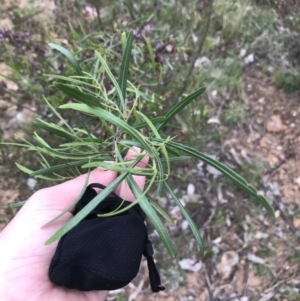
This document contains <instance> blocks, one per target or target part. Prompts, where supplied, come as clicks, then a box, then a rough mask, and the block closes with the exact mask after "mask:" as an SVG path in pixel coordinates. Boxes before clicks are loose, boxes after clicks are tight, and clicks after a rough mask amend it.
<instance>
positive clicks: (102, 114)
mask: <svg viewBox="0 0 300 301" xmlns="http://www.w3.org/2000/svg"><path fill="white" fill-rule="evenodd" d="M60 108H61V109H72V110H76V111H80V112H84V113H87V114H90V115H92V116H97V117H99V118H103V119H104V120H106V121H108V122H110V123H112V124H114V125H115V126H117V127H118V128H120V129H122V130H123V131H124V132H125V133H127V134H128V135H130V136H131V137H132V138H134V139H136V140H137V141H138V142H139V143H140V144H141V146H142V148H143V149H145V150H147V151H148V152H149V155H153V150H152V148H151V146H150V145H149V144H148V143H146V141H145V140H144V139H143V137H142V136H141V134H140V133H139V132H138V131H137V130H135V129H134V128H132V127H131V126H129V125H128V124H127V123H126V122H124V121H123V120H121V119H120V118H118V117H117V116H115V115H113V114H112V113H110V112H108V111H106V110H103V109H101V108H91V107H89V106H87V105H85V104H77V103H69V104H65V105H61V106H60Z"/></svg>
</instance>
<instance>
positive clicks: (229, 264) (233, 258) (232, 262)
mask: <svg viewBox="0 0 300 301" xmlns="http://www.w3.org/2000/svg"><path fill="white" fill-rule="evenodd" d="M238 262H239V255H238V254H237V253H236V252H234V251H227V252H225V253H223V255H222V258H221V262H220V263H219V264H217V266H216V268H217V272H218V274H219V275H220V277H221V278H222V279H223V280H225V279H228V278H229V277H230V275H231V273H232V271H233V268H234V267H235V266H236V265H237V264H238Z"/></svg>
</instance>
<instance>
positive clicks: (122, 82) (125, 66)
mask: <svg viewBox="0 0 300 301" xmlns="http://www.w3.org/2000/svg"><path fill="white" fill-rule="evenodd" d="M132 42H133V33H132V32H130V33H129V35H128V38H127V41H126V47H125V50H124V54H123V59H122V64H121V70H120V74H119V86H120V89H121V91H122V95H123V100H125V99H126V87H127V78H128V71H129V64H130V55H131V50H132ZM119 101H121V99H119ZM124 106H125V104H124ZM119 107H121V105H119Z"/></svg>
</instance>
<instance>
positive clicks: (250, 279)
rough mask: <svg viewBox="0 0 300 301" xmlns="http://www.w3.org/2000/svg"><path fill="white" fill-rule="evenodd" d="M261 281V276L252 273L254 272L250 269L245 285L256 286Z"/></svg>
mask: <svg viewBox="0 0 300 301" xmlns="http://www.w3.org/2000/svg"><path fill="white" fill-rule="evenodd" d="M261 283H262V280H261V278H259V277H257V276H255V275H254V273H253V272H252V271H251V272H250V274H249V277H248V282H247V285H248V286H251V287H258V286H260V285H261Z"/></svg>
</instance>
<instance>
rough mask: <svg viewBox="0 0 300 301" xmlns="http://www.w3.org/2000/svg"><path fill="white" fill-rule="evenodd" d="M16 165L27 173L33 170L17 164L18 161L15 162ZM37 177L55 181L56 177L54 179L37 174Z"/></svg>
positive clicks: (30, 173) (31, 172)
mask: <svg viewBox="0 0 300 301" xmlns="http://www.w3.org/2000/svg"><path fill="white" fill-rule="evenodd" d="M15 164H16V166H17V167H18V168H19V169H20V170H21V171H23V172H24V173H27V174H29V175H32V174H33V170H31V169H29V168H27V167H25V166H23V165H21V164H19V163H15ZM37 178H40V179H43V180H48V181H57V179H54V178H49V177H45V176H37Z"/></svg>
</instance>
